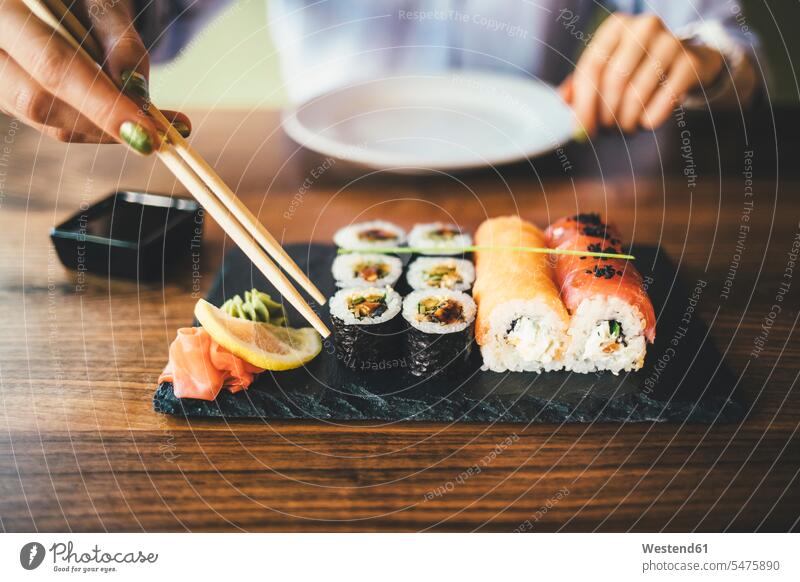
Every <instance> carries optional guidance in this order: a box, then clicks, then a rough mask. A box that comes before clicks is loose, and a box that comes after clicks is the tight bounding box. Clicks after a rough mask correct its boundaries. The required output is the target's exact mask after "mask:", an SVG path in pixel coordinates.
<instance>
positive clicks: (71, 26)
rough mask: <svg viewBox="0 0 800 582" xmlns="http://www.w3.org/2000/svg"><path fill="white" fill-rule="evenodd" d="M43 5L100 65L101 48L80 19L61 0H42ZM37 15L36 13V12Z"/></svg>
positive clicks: (101, 57)
mask: <svg viewBox="0 0 800 582" xmlns="http://www.w3.org/2000/svg"><path fill="white" fill-rule="evenodd" d="M44 5H45V6H46V7H47V8H48V10H49V11H50V12H51V13H52V14H53V16H55V17H56V18H58V19H60V21H61V23H62V24H63V25H64V28H66V29H67V30H68V31H69V33H70V35H71V36H72V37H73V38H74V39H75V40H77V41H78V43H79V44H80V45H81V47H82V48H83V50H85V51H86V52H87V53H88V54H89V56H90V57H92V60H93V61H94V62H96V63H99V64H101V65H102V59H103V49H102V48H101V47H100V43H98V42H97V40H96V39H95V38H94V37H93V36H92V33H91V32H89V31H88V30H86V27H85V26H83V24H82V23H81V21H80V20H78V18H77V17H76V16H75V15H74V14H73V13H72V12H71V11H70V10H69V8H67V6H66V5H65V4H64V3H63V2H62V1H61V0H44ZM36 15H37V16H39V15H38V14H36Z"/></svg>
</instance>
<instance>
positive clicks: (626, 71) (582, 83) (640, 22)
mask: <svg viewBox="0 0 800 582" xmlns="http://www.w3.org/2000/svg"><path fill="white" fill-rule="evenodd" d="M722 67H723V58H722V55H721V54H720V53H719V52H718V51H716V50H715V49H713V48H710V47H709V46H704V45H693V44H690V43H687V42H685V41H682V40H681V39H679V38H678V37H676V36H675V35H674V34H673V33H671V32H670V31H669V29H668V28H667V27H666V26H665V25H664V23H663V22H662V21H661V20H660V19H659V18H658V17H657V16H654V15H652V14H643V15H639V16H631V15H626V14H621V13H615V14H612V15H611V16H609V17H608V18H607V19H606V20H605V21H604V22H603V24H602V25H600V27H599V28H598V30H597V33H596V34H595V35H594V37H593V38H592V40H591V42H590V43H589V45H588V47H587V48H586V50H585V51H584V52H583V54H582V55H581V57H580V58H579V59H578V64H577V66H576V68H575V72H574V73H573V74H572V75H570V76H569V77H568V78H567V79H566V81H565V82H564V83H563V84H562V86H561V93H562V95H563V97H564V99H565V100H566V101H567V102H568V103H570V104H571V105H572V107H573V109H574V111H575V114H576V116H577V117H578V120H579V121H580V123H581V124H582V126H583V129H584V131H585V132H586V134H587V135H589V136H592V135H594V134H595V133H596V132H597V130H598V129H600V128H610V127H614V126H618V127H619V128H620V129H621V130H622V131H624V132H633V131H636V130H637V129H639V128H645V129H654V128H656V127H658V126H660V125H661V124H663V123H664V122H665V121H666V120H667V119H668V118H669V115H670V112H671V111H672V110H673V108H675V107H676V106H677V105H678V104H679V103H680V102H681V100H682V99H683V98H684V97H685V96H686V95H687V94H688V93H690V92H692V91H697V90H701V89H702V90H705V88H706V87H709V86H711V85H712V84H714V82H715V81H716V80H717V78H718V77H719V75H720V74H721V73H722Z"/></svg>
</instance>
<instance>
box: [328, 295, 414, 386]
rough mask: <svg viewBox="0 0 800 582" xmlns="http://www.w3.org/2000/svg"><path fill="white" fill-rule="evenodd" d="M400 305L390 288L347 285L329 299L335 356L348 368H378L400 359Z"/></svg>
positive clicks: (401, 304)
mask: <svg viewBox="0 0 800 582" xmlns="http://www.w3.org/2000/svg"><path fill="white" fill-rule="evenodd" d="M402 306H403V301H402V299H401V298H400V295H399V294H398V293H397V292H396V291H394V290H393V289H392V288H391V287H351V288H347V289H342V290H340V291H338V292H337V293H336V294H335V295H334V296H333V297H331V299H330V310H331V320H332V321H333V342H334V346H335V348H336V357H337V358H338V359H339V360H340V361H341V362H342V363H343V364H344V365H346V366H347V367H349V368H354V369H355V368H358V369H362V370H364V369H378V368H380V366H379V364H380V362H382V361H390V360H394V359H400V358H401V357H402V356H401V354H400V349H399V347H398V346H399V337H398V333H399V332H400V331H402V320H401V318H400V317H398V314H399V313H400V310H401V308H402Z"/></svg>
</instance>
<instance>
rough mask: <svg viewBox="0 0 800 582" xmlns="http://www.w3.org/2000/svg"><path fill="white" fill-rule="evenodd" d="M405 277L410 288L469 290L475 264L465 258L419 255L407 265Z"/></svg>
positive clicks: (473, 279) (473, 276)
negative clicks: (419, 256)
mask: <svg viewBox="0 0 800 582" xmlns="http://www.w3.org/2000/svg"><path fill="white" fill-rule="evenodd" d="M406 279H407V280H408V284H409V285H410V286H411V288H412V289H450V290H451V291H469V290H470V289H471V288H472V283H473V282H474V281H475V266H474V265H473V264H472V262H471V261H467V260H465V259H453V258H450V257H421V258H419V259H417V260H416V261H414V262H413V263H411V265H410V266H409V267H408V273H407V274H406Z"/></svg>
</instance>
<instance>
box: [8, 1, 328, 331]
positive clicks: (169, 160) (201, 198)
mask: <svg viewBox="0 0 800 582" xmlns="http://www.w3.org/2000/svg"><path fill="white" fill-rule="evenodd" d="M48 1H51V0H48ZM23 2H24V3H25V5H26V6H28V8H29V9H30V10H31V12H33V13H34V14H35V15H36V16H37V17H38V18H40V19H41V20H42V21H44V22H45V23H47V24H48V25H50V26H51V27H52V28H53V29H54V30H55V31H56V32H58V33H59V34H60V35H61V36H62V37H64V39H65V40H67V42H69V43H70V44H71V45H72V46H73V47H74V48H76V49H77V50H78V51H79V52H83V53H84V54H85V55H86V56H87V57H88V58H90V59H92V61H94V62H95V63H96V64H97V60H96V59H93V58H92V57H91V55H89V53H88V52H87V51H86V49H85V48H84V47H83V46H82V45H81V44H80V43H79V42H78V41H77V39H76V38H75V36H74V35H78V36H81V37H82V38H83V37H84V36H86V35H88V34H89V33H88V32H86V35H82V34H81V30H78V31H77V32H74V31H73V32H71V31H69V30H67V28H66V26H65V25H64V24H63V15H62V16H61V20H59V19H58V18H59V17H58V15H57V12H58V11H59V10H60V9H61V8H59V7H58V6H55V7H54V8H52V10H53V11H51V7H48V6H47V5H45V4H44V2H43V1H42V0H23ZM59 4H60V2H59ZM61 7H62V8H64V9H65V7H64V5H63V4H61ZM54 12H56V13H54ZM76 22H77V20H76ZM78 25H80V22H78ZM73 26H74V24H73ZM80 28H81V29H82V30H85V28H83V26H82V25H80ZM98 67H99V64H98ZM100 72H101V73H102V74H105V73H104V72H102V69H101V70H100ZM147 110H148V113H150V114H151V115H153V117H154V119H155V121H156V122H157V123H158V124H159V125H160V126H161V127H162V129H163V130H164V132H165V134H166V135H167V137H168V138H169V140H170V143H171V145H174V143H175V142H178V143H179V144H180V146H181V147H180V148H178V147H176V148H174V149H175V151H173V150H171V149H170V148H169V147H167V144H162V146H161V147H160V148H159V149H158V150H157V152H156V153H157V155H158V156H159V159H161V161H162V162H164V164H165V165H166V166H167V168H168V169H169V170H170V171H171V172H172V173H173V174H174V175H175V177H176V178H178V180H179V181H180V182H181V183H182V184H183V185H184V186H185V187H186V188H187V189H188V190H189V192H191V193H192V195H193V196H194V197H195V198H196V199H197V201H198V202H200V204H201V205H202V206H203V207H204V208H206V210H207V211H208V212H209V214H210V215H211V217H212V218H213V219H214V220H216V221H217V222H218V223H219V224H220V226H221V227H222V229H223V230H224V231H225V232H226V233H227V234H228V235H229V236H230V237H231V239H232V240H233V241H234V243H236V245H237V246H239V247H240V248H241V249H242V251H243V252H244V253H245V255H247V257H248V258H249V259H250V260H251V261H252V262H253V264H254V265H255V266H256V267H257V268H258V269H259V270H260V271H261V272H262V273H263V274H264V276H265V277H267V279H268V280H269V281H270V282H271V283H272V284H273V285H275V288H276V289H277V290H278V292H279V293H281V295H283V296H284V297H286V298H287V300H288V301H289V302H290V303H291V304H292V305H293V306H294V307H295V308H296V309H297V310H298V311H299V312H300V313H301V314H302V315H303V317H305V318H306V320H307V321H308V322H309V323H311V325H312V326H314V329H316V330H317V331H318V332H319V333H320V334H321V335H322V336H323V337H328V336H329V335H330V333H331V332H330V330H329V329H328V328H327V326H326V325H325V324H324V323H323V322H322V320H321V319H320V318H319V316H318V315H317V314H316V312H315V311H314V310H313V309H311V307H310V306H309V305H308V304H307V303H306V302H305V300H304V299H303V297H302V296H301V295H300V293H299V292H298V291H297V290H296V289H295V288H294V286H293V285H292V284H291V282H290V281H289V280H288V279H287V278H286V276H285V275H284V274H283V273H282V272H281V271H280V269H278V267H277V266H276V265H275V263H273V262H272V261H271V260H270V259H269V257H267V255H266V254H265V253H264V250H263V249H262V248H261V247H259V246H258V245H256V244H255V243H254V241H253V239H252V238H251V237H253V238H255V239H256V240H259V241H264V242H263V243H261V244H266V245H267V246H266V249H267V250H270V251H271V253H274V255H273V256H276V257H277V258H276V260H279V263H280V264H281V266H283V267H284V268H286V269H287V271H288V272H290V273H293V272H294V273H299V275H300V277H299V279H298V280H299V281H300V282H301V284H303V287H304V288H306V290H307V291H309V292H310V293H311V294H312V295H313V296H314V298H315V299H316V300H317V301H319V302H320V303H321V304H322V303H324V302H325V298H324V296H323V295H322V293H321V292H320V291H319V290H318V289H317V288H316V287H315V286H314V284H313V283H312V282H311V281H310V280H309V279H308V278H307V277H306V276H305V274H304V273H303V272H302V270H300V268H299V267H298V266H297V265H296V264H295V263H294V261H292V259H291V258H290V257H289V256H288V254H286V251H285V250H284V249H283V248H282V247H281V246H280V244H279V243H278V242H277V241H276V240H275V238H274V237H273V236H272V235H271V234H270V233H269V231H267V230H266V228H264V226H263V225H262V224H261V223H260V222H258V219H256V218H255V217H254V216H253V215H252V213H251V212H250V211H249V210H248V209H247V207H246V206H245V205H244V204H243V203H242V202H241V201H240V200H239V199H238V197H236V196H235V194H233V192H232V191H231V190H230V189H229V188H228V187H227V185H225V183H224V182H223V181H222V179H221V178H220V177H219V176H218V175H217V174H216V173H215V172H214V171H213V170H212V169H211V167H210V166H208V164H207V163H206V162H205V161H204V160H203V159H202V158H201V157H200V156H199V155H198V154H196V153H195V152H194V151H193V150H191V148H190V147H189V145H188V144H187V143H186V142H185V140H183V138H182V137H181V135H180V134H179V133H178V132H177V131H176V130H175V128H174V127H172V124H171V123H170V122H169V120H168V119H167V118H166V117H164V115H163V114H162V113H161V112H160V111H159V110H158V108H156V107H155V105H153V104H152V103H148V108H147ZM181 150H183V152H184V156H186V157H188V158H189V159H190V160H192V162H193V163H189V162H188V161H186V159H185V158H184V156H182V155H180V153H178V154H176V153H175V152H180V151H181ZM187 166H188V167H187ZM193 166H194V167H197V168H200V169H201V170H202V174H200V173H199V172H198V173H195V170H194V167H193ZM198 174H200V176H198ZM203 174H204V175H205V176H207V177H209V178H210V180H209V181H210V182H211V183H212V184H213V185H214V186H216V187H217V189H218V190H219V191H221V192H222V195H220V192H219V191H215V190H214V189H213V187H212V186H211V185H209V184H207V183H204V181H203V180H202V179H201V176H202V175H203ZM220 185H222V186H224V188H220ZM217 197H219V200H218V199H217ZM220 200H222V201H223V202H220ZM234 217H236V218H238V219H239V220H243V224H245V225H246V226H249V228H250V230H249V231H248V230H246V229H245V227H244V226H242V224H240V223H239V222H238V221H237V220H235V219H234ZM259 227H260V228H259Z"/></svg>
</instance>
